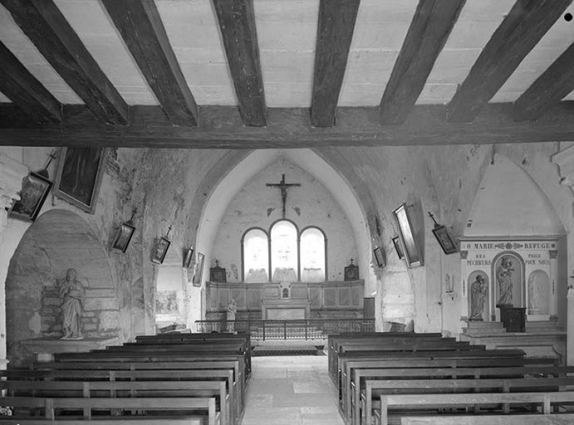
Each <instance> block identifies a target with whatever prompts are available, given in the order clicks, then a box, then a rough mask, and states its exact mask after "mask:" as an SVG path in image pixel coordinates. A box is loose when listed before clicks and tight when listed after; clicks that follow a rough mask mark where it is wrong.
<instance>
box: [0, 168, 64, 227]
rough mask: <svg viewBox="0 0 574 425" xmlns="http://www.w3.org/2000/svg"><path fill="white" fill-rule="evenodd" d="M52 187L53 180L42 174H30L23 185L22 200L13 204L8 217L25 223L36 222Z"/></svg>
mask: <svg viewBox="0 0 574 425" xmlns="http://www.w3.org/2000/svg"><path fill="white" fill-rule="evenodd" d="M52 186H53V182H52V181H51V180H48V179H47V178H46V177H44V176H42V175H40V174H37V173H34V172H30V173H29V174H28V175H27V176H26V178H25V179H24V181H23V183H22V190H21V191H20V199H19V200H18V201H16V202H14V203H13V204H12V207H11V208H10V210H9V211H8V217H11V218H17V219H19V220H23V221H34V220H36V217H38V214H39V213H40V210H41V209H42V205H44V201H45V200H46V198H47V197H48V193H50V189H51V188H52Z"/></svg>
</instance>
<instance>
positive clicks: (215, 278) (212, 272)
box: [209, 260, 227, 283]
mask: <svg viewBox="0 0 574 425" xmlns="http://www.w3.org/2000/svg"><path fill="white" fill-rule="evenodd" d="M209 280H210V281H211V282H218V283H226V282H227V272H226V270H225V269H224V268H223V267H219V261H217V260H216V261H215V267H212V268H210V269H209Z"/></svg>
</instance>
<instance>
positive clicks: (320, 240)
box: [301, 227, 327, 282]
mask: <svg viewBox="0 0 574 425" xmlns="http://www.w3.org/2000/svg"><path fill="white" fill-rule="evenodd" d="M325 245H326V241H325V234H324V233H323V232H322V231H321V230H320V229H318V228H317V227H309V228H307V229H305V230H303V232H302V233H301V280H302V281H303V282H324V281H325V276H327V264H326V263H327V261H326V258H327V256H326V255H325Z"/></svg>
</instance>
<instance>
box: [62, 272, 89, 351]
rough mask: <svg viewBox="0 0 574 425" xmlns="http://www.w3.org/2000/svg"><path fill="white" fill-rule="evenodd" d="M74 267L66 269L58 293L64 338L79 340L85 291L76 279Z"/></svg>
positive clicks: (80, 337)
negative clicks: (60, 301)
mask: <svg viewBox="0 0 574 425" xmlns="http://www.w3.org/2000/svg"><path fill="white" fill-rule="evenodd" d="M77 275H78V273H77V272H76V270H75V269H68V272H67V273H66V278H65V279H63V280H61V281H60V284H59V290H58V293H59V295H60V298H61V299H62V305H61V308H62V330H63V332H64V336H63V337H62V339H64V340H80V339H84V337H83V336H82V314H83V312H84V299H85V296H86V295H85V294H86V291H85V289H84V286H83V285H82V283H81V282H80V281H79V280H78V279H77Z"/></svg>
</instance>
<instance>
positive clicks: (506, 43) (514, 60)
mask: <svg viewBox="0 0 574 425" xmlns="http://www.w3.org/2000/svg"><path fill="white" fill-rule="evenodd" d="M570 3H572V0H517V1H516V3H515V4H514V6H513V7H512V9H511V10H510V12H509V13H508V15H506V17H505V18H504V20H503V21H502V23H501V24H500V26H499V27H498V28H497V29H496V31H495V32H494V34H493V35H492V37H491V39H490V40H489V41H488V43H487V44H486V46H485V47H484V49H483V50H482V52H481V54H480V56H479V57H478V59H477V60H476V62H475V63H474V65H473V66H472V68H471V70H470V73H469V74H468V76H467V77H466V79H465V80H464V81H463V83H462V85H461V86H460V87H459V88H458V90H457V92H456V93H455V95H454V97H453V98H452V100H451V101H450V103H449V104H448V110H447V119H448V121H449V122H470V121H472V120H473V119H474V118H475V117H476V116H477V114H478V113H479V112H480V110H481V108H483V107H484V105H486V104H487V103H488V101H489V100H490V99H492V97H493V96H494V95H495V94H496V92H498V90H499V89H500V87H502V85H503V84H504V83H505V82H506V80H508V78H509V77H510V76H511V75H512V73H513V72H514V71H515V70H516V68H517V67H518V65H519V64H520V62H522V60H523V59H524V58H525V57H526V55H527V54H528V53H529V52H530V51H531V50H532V49H533V48H534V46H535V45H536V44H537V43H538V42H539V41H540V39H541V38H542V37H543V36H544V34H546V32H547V31H548V30H549V29H550V27H552V25H553V24H554V23H555V22H556V20H557V19H558V18H559V17H560V16H561V14H562V12H564V10H565V9H566V8H567V7H568V6H569V5H570Z"/></svg>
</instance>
